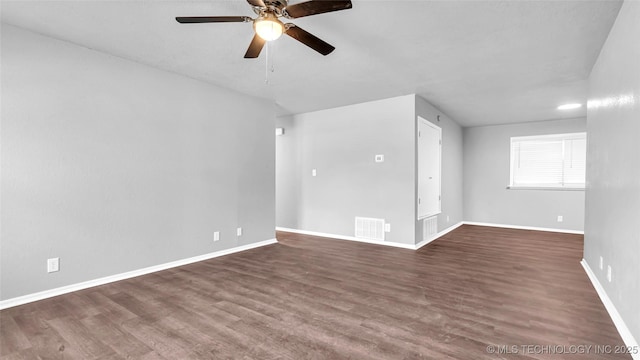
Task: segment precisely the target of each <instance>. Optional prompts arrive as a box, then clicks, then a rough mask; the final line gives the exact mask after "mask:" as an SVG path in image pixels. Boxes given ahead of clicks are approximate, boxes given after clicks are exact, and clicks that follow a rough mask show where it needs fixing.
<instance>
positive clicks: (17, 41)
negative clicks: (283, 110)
mask: <svg viewBox="0 0 640 360" xmlns="http://www.w3.org/2000/svg"><path fill="white" fill-rule="evenodd" d="M272 113H273V106H272V104H271V103H270V102H267V101H263V100H258V99H255V98H251V97H247V96H244V95H240V94H237V93H232V92H229V91H227V90H224V89H221V88H218V87H216V86H213V85H210V84H206V83H202V82H198V81H195V80H192V79H189V78H185V77H181V76H178V75H174V74H171V73H167V72H163V71H160V70H156V69H153V68H149V67H145V66H142V65H140V64H137V63H133V62H129V61H125V60H122V59H119V58H116V57H113V56H109V55H105V54H102V53H98V52H95V51H92V50H89V49H86V48H81V47H78V46H76V45H73V44H70V43H66V42H61V41H58V40H54V39H51V38H48V37H43V36H40V35H36V34H34V33H30V32H27V31H24V30H20V29H18V28H15V27H12V26H5V25H3V26H2V134H1V140H2V158H1V160H2V185H1V195H2V214H1V222H2V229H1V239H2V243H1V246H2V255H1V274H2V275H1V283H2V285H1V288H0V291H1V294H0V298H1V299H10V298H13V297H17V296H21V295H26V294H30V293H34V292H38V291H43V290H47V289H52V288H57V287H61V286H64V285H70V284H74V283H78V282H83V281H87V280H92V279H96V278H101V277H104V276H108V275H114V274H119V273H123V272H127V271H132V270H136V269H140V268H144V267H148V266H153V265H158V264H162V263H166V262H170V261H175V260H180V259H185V258H189V257H193V256H197V255H202V254H206V253H211V252H215V251H218V250H222V249H228V248H232V247H235V246H238V245H243V244H248V243H253V242H257V241H262V240H267V239H272V238H274V225H275V224H274V222H275V221H274V219H275V213H274V207H275V205H274V203H275V194H274V188H275V184H274V178H275V169H274V161H275V159H274V157H275V156H274V153H273V148H274V136H273V127H274V116H273V115H271V114H272ZM265 114H267V115H266V117H265ZM237 226H241V227H243V229H244V234H243V236H242V237H240V238H237V237H236V235H235V228H236V227H237ZM214 231H220V232H221V240H220V241H219V242H216V243H214V242H213V232H214ZM51 257H60V271H59V272H57V273H52V274H47V272H46V259H47V258H51Z"/></svg>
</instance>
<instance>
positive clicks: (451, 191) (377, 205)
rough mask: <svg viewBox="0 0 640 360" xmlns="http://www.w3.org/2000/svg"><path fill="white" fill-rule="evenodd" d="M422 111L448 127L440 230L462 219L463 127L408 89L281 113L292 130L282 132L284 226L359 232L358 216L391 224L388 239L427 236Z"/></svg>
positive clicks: (280, 212)
mask: <svg viewBox="0 0 640 360" xmlns="http://www.w3.org/2000/svg"><path fill="white" fill-rule="evenodd" d="M416 114H417V115H420V116H422V117H424V118H426V119H428V120H432V122H434V123H436V125H438V126H440V127H441V128H442V137H443V156H442V159H443V164H442V172H443V174H442V211H443V213H442V214H441V215H439V220H438V229H439V230H443V229H445V228H447V227H449V226H452V225H455V224H456V223H458V222H460V221H462V129H461V128H460V126H458V125H457V124H456V123H455V122H454V121H453V120H451V119H449V118H448V117H447V116H446V115H444V114H442V113H441V112H440V111H438V110H437V109H436V108H434V107H433V106H431V105H430V104H429V103H428V102H427V101H425V100H424V99H421V98H419V97H416V96H415V95H407V96H401V97H396V98H391V99H385V100H379V101H373V102H368V103H362V104H356V105H350V106H345V107H340V108H335V109H329V110H323V111H317V112H312V113H305V114H298V115H294V116H287V117H281V118H278V119H277V120H276V123H277V126H278V127H284V128H285V135H284V136H279V137H277V138H276V154H277V155H276V169H277V181H276V186H277V190H276V199H277V200H276V208H277V212H276V213H277V217H276V224H277V225H278V226H280V227H285V228H293V229H299V230H306V231H316V232H323V233H328V234H335V235H343V236H354V218H355V217H356V216H363V217H373V218H383V219H385V220H386V221H387V222H388V223H390V224H391V232H390V233H388V234H387V235H386V241H390V242H397V243H404V244H411V245H413V244H415V243H419V242H420V241H422V222H419V221H416V211H417V208H416V207H417V203H416V191H417V189H416V186H417V185H416V184H417V178H416V176H417V171H416V151H417V149H416V126H417V117H416ZM437 115H440V122H438V121H437V120H436V117H437ZM376 154H384V156H385V161H384V163H378V164H376V163H375V162H374V156H375V155H376ZM313 168H316V169H317V171H318V175H317V176H316V177H312V176H311V169H313ZM447 216H448V217H449V221H448V222H447V220H446V219H447Z"/></svg>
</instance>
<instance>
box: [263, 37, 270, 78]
mask: <svg viewBox="0 0 640 360" xmlns="http://www.w3.org/2000/svg"><path fill="white" fill-rule="evenodd" d="M266 45H267V46H266V48H267V49H266V56H265V58H266V59H265V61H264V83H265V84H267V85H269V48H270V47H271V46H269V42H268V41H267V44H266Z"/></svg>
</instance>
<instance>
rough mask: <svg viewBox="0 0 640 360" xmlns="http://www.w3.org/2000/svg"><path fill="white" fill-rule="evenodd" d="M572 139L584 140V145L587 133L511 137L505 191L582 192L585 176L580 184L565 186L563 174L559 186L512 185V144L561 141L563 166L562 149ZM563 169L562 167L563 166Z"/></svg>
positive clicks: (584, 185)
mask: <svg viewBox="0 0 640 360" xmlns="http://www.w3.org/2000/svg"><path fill="white" fill-rule="evenodd" d="M573 139H584V140H585V143H586V141H587V133H586V132H574V133H561V134H546V135H527V136H512V137H511V138H510V141H509V185H508V186H507V189H510V190H570V191H584V190H585V187H586V174H585V181H584V183H582V184H576V183H570V184H569V185H566V184H565V178H564V173H563V175H562V182H561V184H550V185H546V184H532V185H514V181H513V180H514V175H515V174H514V161H515V160H514V157H515V156H514V151H513V150H514V146H513V144H514V142H518V141H523V140H530V141H536V140H538V141H544V140H559V141H560V140H561V141H562V146H563V155H562V156H563V159H562V161H563V164H564V161H565V160H566V159H565V158H564V154H565V151H564V148H565V146H566V141H567V140H573ZM563 167H564V165H563ZM585 171H586V148H585Z"/></svg>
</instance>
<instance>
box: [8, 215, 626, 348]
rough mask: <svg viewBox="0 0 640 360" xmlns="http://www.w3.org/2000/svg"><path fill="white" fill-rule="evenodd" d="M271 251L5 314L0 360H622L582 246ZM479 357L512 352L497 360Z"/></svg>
mask: <svg viewBox="0 0 640 360" xmlns="http://www.w3.org/2000/svg"><path fill="white" fill-rule="evenodd" d="M277 237H278V241H279V243H278V244H274V245H270V246H266V247H261V248H257V249H252V250H248V251H245V252H242V253H237V254H233V255H228V256H224V257H220V258H215V259H211V260H207V261H202V262H198V263H194V264H189V265H185V266H182V267H179V268H173V269H169V270H165V271H161V272H157V273H153V274H149V275H145V276H140V277H136V278H132V279H128V280H124V281H120V282H116V283H111V284H108V285H104V286H99V287H94V288H90V289H86V290H82V291H79V292H76V293H72V294H67V295H63V296H59V297H56V298H51V299H47V300H43V301H39V302H36V303H31V304H26V305H23V306H18V307H15V308H10V309H5V310H2V311H0V336H1V339H0V340H1V342H0V345H1V346H2V348H1V351H0V359H2V360H5V359H32V358H43V359H47V358H49V359H63V358H64V359H126V358H135V359H143V360H145V359H146V360H150V359H159V360H167V359H283V360H299V359H346V358H352V359H474V360H475V359H487V360H491V359H519V360H527V359H528V360H542V359H559V358H562V359H593V358H598V359H630V358H631V357H630V356H628V355H626V354H595V353H590V354H582V355H580V354H562V355H561V356H558V355H557V354H549V353H548V352H547V353H544V352H523V350H522V348H521V346H523V345H541V346H563V347H566V346H571V345H574V346H575V345H584V346H589V345H591V346H595V345H610V346H616V345H623V343H622V340H621V338H620V336H619V335H618V333H617V331H616V329H615V326H614V325H613V323H612V322H611V319H610V318H609V315H608V314H607V312H606V309H605V308H604V306H603V305H602V303H601V302H600V299H599V297H598V295H597V293H596V292H595V290H594V289H593V286H592V285H591V283H590V282H589V279H588V277H587V276H586V274H585V273H584V270H583V269H582V267H581V266H580V264H579V261H580V259H581V257H582V249H583V237H582V236H581V235H572V234H559V233H551V232H539V231H527V230H514V229H499V228H490V227H478V226H469V225H465V226H462V227H460V228H458V229H456V230H455V231H453V232H450V233H449V234H447V235H445V236H443V237H442V238H440V239H438V240H436V241H434V242H432V243H431V244H429V245H427V246H425V247H423V248H421V249H420V250H418V251H412V250H406V249H397V248H391V247H385V246H377V245H369V244H362V243H355V242H349V241H342V240H332V239H327V238H319V237H313V236H307V235H299V234H292V233H285V232H278V233H277ZM487 346H502V347H503V348H504V349H506V348H507V347H508V349H511V348H512V347H513V346H515V347H517V349H519V350H520V351H519V353H510V352H506V353H501V354H495V353H491V352H488V351H487Z"/></svg>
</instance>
